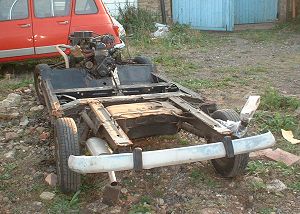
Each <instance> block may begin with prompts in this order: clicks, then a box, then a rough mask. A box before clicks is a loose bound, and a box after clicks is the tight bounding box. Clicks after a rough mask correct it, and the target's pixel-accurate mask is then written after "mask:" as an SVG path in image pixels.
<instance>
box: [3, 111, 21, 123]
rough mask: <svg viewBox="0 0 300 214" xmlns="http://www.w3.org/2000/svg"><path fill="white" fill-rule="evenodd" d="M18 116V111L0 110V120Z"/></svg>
mask: <svg viewBox="0 0 300 214" xmlns="http://www.w3.org/2000/svg"><path fill="white" fill-rule="evenodd" d="M0 110H1V109H0ZM19 117H20V113H19V112H12V113H7V112H0V120H13V119H16V118H19Z"/></svg>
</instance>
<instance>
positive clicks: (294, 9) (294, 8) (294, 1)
mask: <svg viewBox="0 0 300 214" xmlns="http://www.w3.org/2000/svg"><path fill="white" fill-rule="evenodd" d="M292 16H293V19H295V18H296V0H293V2H292Z"/></svg>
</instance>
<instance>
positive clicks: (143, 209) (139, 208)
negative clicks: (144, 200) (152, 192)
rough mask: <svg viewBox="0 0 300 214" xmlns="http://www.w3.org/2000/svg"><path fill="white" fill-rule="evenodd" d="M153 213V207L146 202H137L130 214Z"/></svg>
mask: <svg viewBox="0 0 300 214" xmlns="http://www.w3.org/2000/svg"><path fill="white" fill-rule="evenodd" d="M149 212H150V213H151V208H150V207H149V206H147V205H144V204H136V205H133V206H132V207H131V209H130V210H129V212H128V214H135V213H149Z"/></svg>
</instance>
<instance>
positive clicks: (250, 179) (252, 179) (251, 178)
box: [245, 176, 264, 183]
mask: <svg viewBox="0 0 300 214" xmlns="http://www.w3.org/2000/svg"><path fill="white" fill-rule="evenodd" d="M245 181H247V182H251V183H264V181H263V179H261V178H259V177H255V176H249V177H246V178H245Z"/></svg>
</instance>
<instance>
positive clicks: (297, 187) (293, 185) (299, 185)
mask: <svg viewBox="0 0 300 214" xmlns="http://www.w3.org/2000/svg"><path fill="white" fill-rule="evenodd" d="M288 187H289V188H291V189H292V190H294V191H297V192H300V181H298V182H294V183H290V184H289V185H288Z"/></svg>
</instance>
